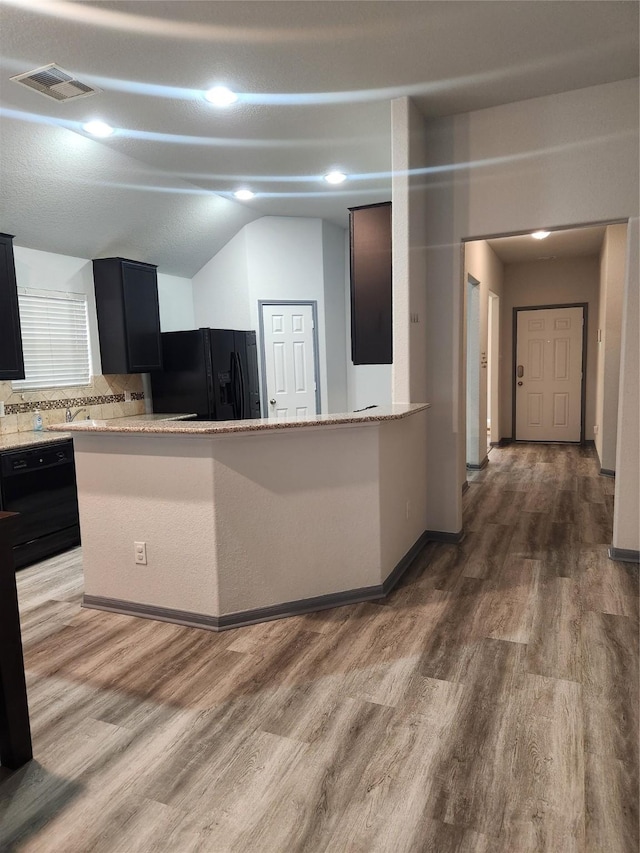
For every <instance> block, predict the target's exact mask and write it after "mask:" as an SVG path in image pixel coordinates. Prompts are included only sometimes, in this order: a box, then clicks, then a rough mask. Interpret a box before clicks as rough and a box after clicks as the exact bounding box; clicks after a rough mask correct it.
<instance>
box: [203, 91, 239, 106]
mask: <svg viewBox="0 0 640 853" xmlns="http://www.w3.org/2000/svg"><path fill="white" fill-rule="evenodd" d="M204 96H205V98H206V99H207V100H208V101H209V103H210V104H213V105H214V107H229V106H231V104H235V102H236V101H237V100H238V96H237V95H236V93H235V92H232V91H231V89H227V87H226V86H214V87H213V89H209V91H208V92H205V93H204Z"/></svg>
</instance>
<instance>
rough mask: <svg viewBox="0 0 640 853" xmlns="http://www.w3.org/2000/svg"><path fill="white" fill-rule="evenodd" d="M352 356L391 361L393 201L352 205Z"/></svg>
mask: <svg viewBox="0 0 640 853" xmlns="http://www.w3.org/2000/svg"><path fill="white" fill-rule="evenodd" d="M349 236H350V248H351V359H352V361H353V363H354V364H391V363H392V362H393V349H392V322H391V321H392V293H391V202H390V201H389V202H384V203H382V204H371V205H366V206H365V207H352V208H349Z"/></svg>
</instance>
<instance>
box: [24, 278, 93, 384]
mask: <svg viewBox="0 0 640 853" xmlns="http://www.w3.org/2000/svg"><path fill="white" fill-rule="evenodd" d="M18 305H19V309H20V326H21V329H22V349H23V354H24V371H25V378H24V379H19V380H16V381H14V382H13V383H12V387H13V388H14V390H29V389H33V388H62V387H68V386H73V385H88V384H89V382H90V379H91V358H90V353H89V329H88V320H87V297H86V296H85V294H83V293H58V292H57V291H54V290H31V289H25V288H18Z"/></svg>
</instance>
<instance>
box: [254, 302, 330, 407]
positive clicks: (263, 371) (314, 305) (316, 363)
mask: <svg viewBox="0 0 640 853" xmlns="http://www.w3.org/2000/svg"><path fill="white" fill-rule="evenodd" d="M264 305H310V306H311V316H312V318H313V381H314V382H315V384H316V414H318V415H319V414H320V412H321V408H320V346H319V344H318V301H317V300H316V299H258V329H259V333H260V378H261V380H262V411H263V413H266V416H267V417H269V406H268V403H269V395H268V393H267V367H266V353H265V351H264V317H263V313H262V308H263V306H264Z"/></svg>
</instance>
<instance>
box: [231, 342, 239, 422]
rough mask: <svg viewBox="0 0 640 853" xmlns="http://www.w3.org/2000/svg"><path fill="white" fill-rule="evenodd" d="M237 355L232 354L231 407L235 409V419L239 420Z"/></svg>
mask: <svg viewBox="0 0 640 853" xmlns="http://www.w3.org/2000/svg"><path fill="white" fill-rule="evenodd" d="M236 357H237V354H236V353H235V352H232V353H231V406H232V408H233V417H234V418H235V419H237V418H238V365H237V363H236Z"/></svg>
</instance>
